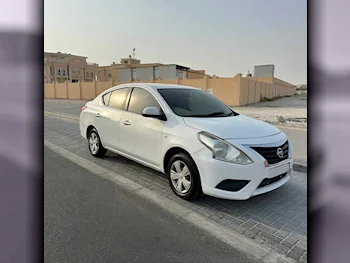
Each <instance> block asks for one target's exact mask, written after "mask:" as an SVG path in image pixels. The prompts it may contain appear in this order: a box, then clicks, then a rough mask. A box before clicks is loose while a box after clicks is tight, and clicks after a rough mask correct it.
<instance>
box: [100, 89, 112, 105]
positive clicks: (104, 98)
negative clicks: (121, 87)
mask: <svg viewBox="0 0 350 263" xmlns="http://www.w3.org/2000/svg"><path fill="white" fill-rule="evenodd" d="M110 97H111V92H109V93H107V94H105V95H103V96H102V101H103V104H104V105H108V102H109V98H110Z"/></svg>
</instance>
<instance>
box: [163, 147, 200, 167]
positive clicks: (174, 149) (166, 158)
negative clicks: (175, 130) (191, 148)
mask: <svg viewBox="0 0 350 263" xmlns="http://www.w3.org/2000/svg"><path fill="white" fill-rule="evenodd" d="M178 153H185V154H187V155H188V156H189V157H190V158H191V159H192V160H193V158H192V156H191V154H190V153H189V152H188V151H186V150H185V149H184V148H182V147H179V146H173V147H171V148H170V149H168V150H167V152H166V153H165V155H164V159H163V171H164V173H166V170H167V165H168V163H169V160H170V158H171V157H172V156H174V155H175V154H178ZM193 162H194V163H195V164H196V162H195V161H194V160H193ZM196 166H197V164H196ZM197 167H198V166H197Z"/></svg>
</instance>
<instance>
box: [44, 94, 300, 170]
mask: <svg viewBox="0 0 350 263" xmlns="http://www.w3.org/2000/svg"><path fill="white" fill-rule="evenodd" d="M85 103H86V101H83V100H45V101H44V110H45V111H49V112H54V113H63V114H69V115H74V116H79V114H80V109H81V108H82V107H83V106H84V105H85ZM257 110H258V109H257ZM278 128H280V129H281V130H282V131H283V132H284V133H285V134H286V135H287V136H288V138H289V140H290V141H291V142H292V145H293V150H294V155H295V162H296V163H300V164H307V131H306V130H303V129H295V128H289V127H278Z"/></svg>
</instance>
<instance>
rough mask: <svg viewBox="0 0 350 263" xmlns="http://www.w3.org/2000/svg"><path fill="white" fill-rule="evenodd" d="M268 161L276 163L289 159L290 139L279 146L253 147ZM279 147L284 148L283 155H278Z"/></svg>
mask: <svg viewBox="0 0 350 263" xmlns="http://www.w3.org/2000/svg"><path fill="white" fill-rule="evenodd" d="M251 148H252V149H253V150H254V151H256V152H257V153H258V154H260V155H261V156H262V157H264V158H265V159H266V161H268V163H269V164H276V163H279V162H281V161H283V160H286V159H288V141H286V142H285V143H284V144H282V145H281V146H278V147H251ZM278 148H281V149H282V150H283V157H282V158H281V157H280V156H278V155H277V150H278Z"/></svg>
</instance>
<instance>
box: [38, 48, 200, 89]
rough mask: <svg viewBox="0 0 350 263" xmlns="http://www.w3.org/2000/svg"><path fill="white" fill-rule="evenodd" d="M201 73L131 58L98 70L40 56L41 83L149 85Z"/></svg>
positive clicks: (72, 59)
mask: <svg viewBox="0 0 350 263" xmlns="http://www.w3.org/2000/svg"><path fill="white" fill-rule="evenodd" d="M204 76H206V74H205V71H204V70H193V69H190V68H189V67H184V66H180V65H176V64H162V63H145V64H142V63H141V60H139V59H136V58H132V57H131V56H130V57H129V58H122V59H121V61H120V62H119V63H115V62H113V63H112V64H111V65H110V66H99V65H98V64H96V63H89V62H87V57H83V56H77V55H72V54H66V53H61V52H57V53H49V52H45V53H44V82H45V83H52V82H57V83H63V82H65V81H69V82H79V81H85V82H91V81H93V80H96V81H111V80H113V81H126V82H132V81H150V80H170V79H174V78H176V77H177V78H180V79H182V78H184V77H185V78H187V79H202V78H204Z"/></svg>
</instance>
